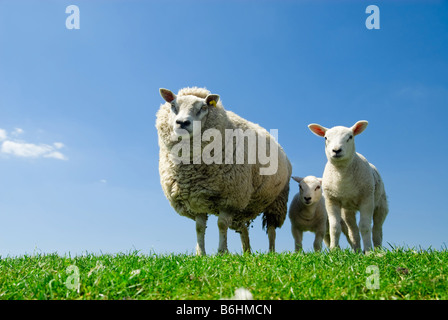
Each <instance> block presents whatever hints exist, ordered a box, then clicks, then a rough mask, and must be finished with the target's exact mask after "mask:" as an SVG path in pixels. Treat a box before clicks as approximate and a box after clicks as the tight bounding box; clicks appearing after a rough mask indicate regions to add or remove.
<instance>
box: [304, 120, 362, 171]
mask: <svg viewBox="0 0 448 320" xmlns="http://www.w3.org/2000/svg"><path fill="white" fill-rule="evenodd" d="M367 124H368V122H367V121H364V120H363V121H358V122H356V123H355V124H354V125H353V126H352V127H351V128H347V127H343V126H337V127H333V128H331V129H327V128H325V127H322V126H321V125H318V124H315V123H313V124H310V125H309V126H308V128H309V129H310V130H311V132H313V133H314V134H316V135H318V136H320V137H324V138H325V154H326V155H327V159H328V161H331V162H332V163H334V164H335V163H343V162H344V161H346V160H349V159H351V158H352V157H353V155H354V153H355V140H354V137H355V136H356V135H358V134H360V133H361V132H363V131H364V129H365V128H366V127H367Z"/></svg>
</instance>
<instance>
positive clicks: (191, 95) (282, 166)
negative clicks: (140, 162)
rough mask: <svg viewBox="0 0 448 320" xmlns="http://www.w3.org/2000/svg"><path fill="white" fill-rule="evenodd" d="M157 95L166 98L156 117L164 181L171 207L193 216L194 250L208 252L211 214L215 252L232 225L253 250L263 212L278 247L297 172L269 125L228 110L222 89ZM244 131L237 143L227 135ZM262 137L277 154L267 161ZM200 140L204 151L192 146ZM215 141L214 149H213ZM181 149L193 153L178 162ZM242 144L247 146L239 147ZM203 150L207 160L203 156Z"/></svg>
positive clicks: (245, 248) (222, 245)
mask: <svg viewBox="0 0 448 320" xmlns="http://www.w3.org/2000/svg"><path fill="white" fill-rule="evenodd" d="M160 95H161V96H162V98H163V99H164V100H165V101H166V102H165V103H164V104H162V105H161V106H160V109H159V111H158V112H157V115H156V117H157V119H156V128H157V132H158V141H159V148H160V151H159V173H160V182H161V185H162V189H163V192H164V194H165V196H166V198H167V199H168V200H169V202H170V204H171V206H172V207H173V208H174V210H175V211H176V212H177V213H178V214H180V215H182V216H185V217H187V218H190V219H192V220H194V221H195V222H196V237H197V244H196V254H197V255H205V254H206V252H205V229H206V225H207V218H208V215H209V214H214V215H217V216H218V223H217V224H218V229H219V245H218V253H225V252H228V248H227V230H228V228H230V229H233V230H235V231H236V232H238V233H240V237H241V243H242V249H243V252H250V242H249V232H248V227H249V226H250V224H251V223H252V221H253V220H254V219H255V218H256V217H257V216H258V215H260V214H261V213H262V212H263V218H262V226H263V228H265V229H266V232H267V234H268V240H269V251H271V252H275V237H276V231H275V229H276V228H279V227H281V226H282V225H283V222H284V220H285V218H286V213H287V202H288V195H289V179H290V177H291V172H292V167H291V164H290V162H289V160H288V158H287V156H286V154H285V152H284V151H283V149H282V148H281V146H280V145H279V144H278V143H277V142H276V141H275V140H274V138H273V137H272V136H271V135H270V134H269V133H268V132H267V131H266V130H265V129H264V128H262V127H260V126H259V125H257V124H255V123H252V122H250V121H248V120H245V119H243V118H241V117H239V116H238V115H236V114H235V113H233V112H231V111H227V110H225V109H224V107H223V105H222V103H221V101H220V97H219V95H217V94H211V92H210V91H209V90H207V89H205V88H197V87H192V88H183V89H181V90H179V92H178V94H177V95H176V94H174V93H173V92H171V91H170V90H168V89H163V88H161V89H160ZM213 130H214V131H213ZM238 130H239V131H238ZM243 131H244V136H243V138H242V140H240V141H239V142H238V134H235V135H234V136H232V135H230V138H229V136H228V133H229V132H230V133H235V132H237V133H238V132H239V133H241V132H243ZM210 132H212V133H213V132H215V136H213V141H212V142H210V143H209V144H207V141H210V140H211V138H210V134H209V133H210ZM216 132H217V134H216ZM251 133H253V134H254V135H256V136H257V137H258V140H256V141H255V143H252V144H251V143H249V142H250V141H252V142H254V141H253V140H251V138H250V136H251ZM201 135H202V139H201V138H200V137H201ZM198 137H199V138H198ZM179 138H181V140H182V142H183V141H184V138H186V139H185V140H186V143H184V146H185V149H182V148H179V147H178V146H179V145H182V144H181V142H179V141H178V140H179ZM190 138H192V139H190ZM234 138H236V140H237V142H236V143H235V144H234V143H233V141H234ZM245 138H247V141H248V143H247V144H246V143H245V142H244V141H245ZM191 140H193V141H191ZM266 140H269V142H270V143H267V141H266ZM195 141H196V142H195ZM197 141H199V142H197ZM263 141H264V142H265V143H264V145H265V148H266V152H267V153H266V154H268V153H269V155H270V156H275V155H276V157H271V158H270V159H271V160H272V161H271V162H270V163H267V162H266V161H265V160H266V159H262V158H260V147H261V146H262V145H263V143H262V142H263ZM195 144H196V147H198V145H199V151H200V152H199V157H198V154H197V153H196V155H195V150H193V151H191V147H192V148H193V149H195ZM212 144H213V145H214V146H215V148H211V145H212ZM241 146H243V149H242V147H241ZM254 147H258V149H259V150H258V156H259V159H255V160H254V159H253V158H252V156H251V155H253V152H252V151H253V148H254ZM251 148H252V149H251ZM210 149H213V150H212V151H213V152H211V151H210ZM174 150H175V151H174ZM179 150H181V151H182V152H181V153H186V154H187V156H189V157H187V158H182V159H183V160H182V161H180V160H179V159H178V158H176V156H177V155H178V152H179ZM241 150H243V151H244V152H241V153H238V152H239V151H241ZM173 151H174V152H173ZM206 151H207V152H208V154H209V157H208V158H207V157H205V158H207V159H205V158H204V154H205V153H207V152H206ZM201 152H202V158H203V159H202V161H200V160H201ZM173 153H174V154H175V156H174V155H173ZM179 153H180V152H179ZM184 156H185V155H184V154H182V157H184ZM191 156H192V158H193V161H191ZM241 157H242V158H241ZM211 160H213V161H211ZM229 160H230V161H229ZM235 160H236V163H234V162H235ZM241 160H244V161H241ZM249 160H252V162H250V161H249ZM262 160H263V161H262ZM272 163H275V165H276V168H274V169H275V170H271V171H272V172H269V170H268V169H272V166H274V165H272ZM268 164H269V167H268ZM263 170H264V171H263Z"/></svg>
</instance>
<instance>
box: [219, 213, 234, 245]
mask: <svg viewBox="0 0 448 320" xmlns="http://www.w3.org/2000/svg"><path fill="white" fill-rule="evenodd" d="M231 223H232V215H231V214H229V213H227V212H220V213H219V216H218V229H219V245H218V253H226V252H228V251H229V250H228V249H227V230H228V229H229V226H230V224H231Z"/></svg>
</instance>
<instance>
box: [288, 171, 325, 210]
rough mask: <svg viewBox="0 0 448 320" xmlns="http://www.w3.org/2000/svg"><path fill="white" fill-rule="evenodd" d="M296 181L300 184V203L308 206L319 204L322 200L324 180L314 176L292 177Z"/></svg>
mask: <svg viewBox="0 0 448 320" xmlns="http://www.w3.org/2000/svg"><path fill="white" fill-rule="evenodd" d="M292 179H294V180H295V181H297V182H299V189H300V192H299V198H300V201H301V202H302V203H303V204H304V205H306V206H311V205H312V204H314V203H316V202H319V201H320V199H321V198H322V180H321V179H319V178H316V177H314V176H307V177H305V178H299V177H292Z"/></svg>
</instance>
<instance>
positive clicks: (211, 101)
mask: <svg viewBox="0 0 448 320" xmlns="http://www.w3.org/2000/svg"><path fill="white" fill-rule="evenodd" d="M218 101H219V95H217V94H209V95H208V96H207V97H206V98H205V103H206V104H207V105H208V106H212V107H216V104H217V103H218Z"/></svg>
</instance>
